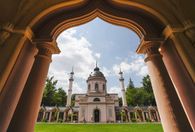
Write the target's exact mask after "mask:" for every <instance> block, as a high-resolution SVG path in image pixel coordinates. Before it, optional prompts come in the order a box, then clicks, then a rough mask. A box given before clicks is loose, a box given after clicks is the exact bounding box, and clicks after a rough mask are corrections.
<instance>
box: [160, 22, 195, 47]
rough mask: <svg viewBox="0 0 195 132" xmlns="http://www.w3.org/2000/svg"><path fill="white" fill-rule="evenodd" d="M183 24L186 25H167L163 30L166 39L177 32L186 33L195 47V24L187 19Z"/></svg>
mask: <svg viewBox="0 0 195 132" xmlns="http://www.w3.org/2000/svg"><path fill="white" fill-rule="evenodd" d="M183 25H184V27H171V26H170V25H168V26H166V28H165V29H164V30H163V36H164V37H165V40H167V39H168V38H170V39H172V37H174V34H176V33H182V34H185V36H186V37H187V39H188V40H189V41H190V42H191V43H192V46H193V47H195V24H193V23H192V22H191V21H185V22H184V23H183Z"/></svg>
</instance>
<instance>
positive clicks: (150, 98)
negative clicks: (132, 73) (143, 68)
mask: <svg viewBox="0 0 195 132" xmlns="http://www.w3.org/2000/svg"><path fill="white" fill-rule="evenodd" d="M142 85H143V88H144V90H145V91H146V93H147V97H146V101H145V104H146V105H156V101H155V98H154V93H153V90H152V84H151V80H150V76H149V75H146V76H145V77H143V79H142Z"/></svg>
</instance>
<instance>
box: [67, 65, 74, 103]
mask: <svg viewBox="0 0 195 132" xmlns="http://www.w3.org/2000/svg"><path fill="white" fill-rule="evenodd" d="M73 75H74V72H73V68H72V72H71V73H70V78H69V88H68V97H67V103H66V106H71V97H72V85H73V81H74V78H73Z"/></svg>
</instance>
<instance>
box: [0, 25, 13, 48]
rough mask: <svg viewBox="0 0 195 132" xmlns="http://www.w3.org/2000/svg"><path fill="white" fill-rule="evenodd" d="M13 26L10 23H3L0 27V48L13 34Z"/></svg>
mask: <svg viewBox="0 0 195 132" xmlns="http://www.w3.org/2000/svg"><path fill="white" fill-rule="evenodd" d="M13 28H14V25H13V24H12V23H9V22H8V23H5V24H3V25H0V47H1V46H3V45H4V43H5V41H6V40H7V39H8V38H9V37H10V34H11V32H13Z"/></svg>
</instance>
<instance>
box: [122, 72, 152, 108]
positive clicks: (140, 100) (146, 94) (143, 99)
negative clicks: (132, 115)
mask: <svg viewBox="0 0 195 132" xmlns="http://www.w3.org/2000/svg"><path fill="white" fill-rule="evenodd" d="M142 85H143V87H139V88H136V87H134V85H133V81H132V80H131V79H130V80H129V84H128V87H127V90H126V99H127V104H128V105H131V106H136V105H144V106H147V105H156V102H155V98H154V94H153V91H152V85H151V81H150V77H149V75H147V76H145V77H143V79H142Z"/></svg>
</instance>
